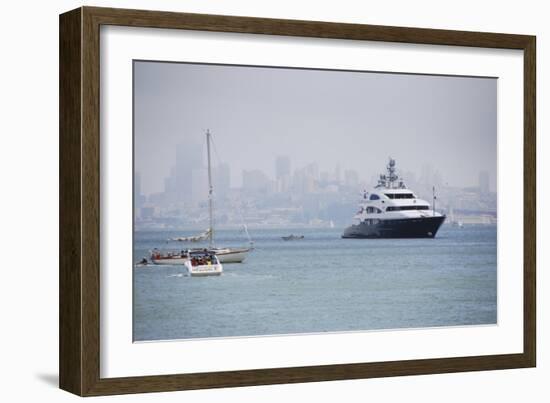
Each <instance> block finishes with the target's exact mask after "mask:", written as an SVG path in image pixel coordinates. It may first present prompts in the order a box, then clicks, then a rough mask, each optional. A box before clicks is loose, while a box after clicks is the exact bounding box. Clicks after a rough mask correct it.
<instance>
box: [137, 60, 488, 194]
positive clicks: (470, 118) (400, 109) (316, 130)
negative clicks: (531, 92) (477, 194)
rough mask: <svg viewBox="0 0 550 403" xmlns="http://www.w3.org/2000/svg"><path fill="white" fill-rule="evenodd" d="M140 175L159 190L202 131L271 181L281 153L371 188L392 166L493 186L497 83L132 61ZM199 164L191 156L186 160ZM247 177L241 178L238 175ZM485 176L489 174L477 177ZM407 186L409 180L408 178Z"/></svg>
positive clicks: (294, 164)
mask: <svg viewBox="0 0 550 403" xmlns="http://www.w3.org/2000/svg"><path fill="white" fill-rule="evenodd" d="M134 74H135V76H134V82H135V86H134V102H135V110H134V111H135V122H134V136H135V137H134V147H135V171H136V172H138V173H139V175H140V182H141V183H140V185H141V192H142V193H143V194H145V195H150V194H153V193H158V192H163V191H164V190H165V179H166V178H168V177H169V176H170V175H171V170H173V169H174V166H175V165H176V150H178V149H180V150H181V152H183V153H184V154H185V153H186V151H185V150H187V152H188V154H187V155H186V158H189V159H191V160H194V161H195V163H196V164H203V165H204V163H205V150H204V144H205V141H204V140H205V138H204V133H205V130H206V129H207V128H209V129H210V130H211V132H212V133H213V138H214V145H215V149H214V153H213V162H214V165H218V164H222V163H223V164H226V165H225V166H226V167H229V168H230V172H231V173H230V178H229V181H230V186H231V187H232V188H238V187H241V186H242V183H243V171H249V172H250V171H255V172H258V171H261V172H263V173H264V174H265V175H266V177H268V178H271V179H273V180H276V176H277V174H276V163H275V159H276V158H277V156H284V157H288V159H289V161H290V164H291V168H290V169H291V170H292V171H294V170H296V169H302V168H305V167H306V166H308V165H311V164H315V165H316V166H317V169H318V171H319V174H320V173H321V172H327V173H334V172H335V171H336V170H337V169H339V170H340V172H341V175H342V177H343V176H344V172H345V171H355V172H357V175H358V176H359V181H363V182H370V181H371V180H372V178H373V177H374V176H376V175H378V174H379V173H382V171H383V169H384V166H385V164H386V162H387V158H388V157H389V156H392V157H394V158H396V159H397V162H398V168H399V169H400V171H401V172H411V173H414V175H415V177H416V178H420V177H421V176H422V175H423V173H425V172H426V169H431V170H433V171H434V172H437V174H438V175H439V176H440V177H441V178H442V180H443V181H444V183H446V184H449V185H452V186H458V187H468V186H476V185H477V184H478V181H479V176H480V172H485V173H486V175H487V177H488V183H489V189H490V190H492V191H494V190H495V188H496V141H497V130H496V107H497V105H496V95H497V93H496V88H497V80H496V79H493V78H471V77H447V76H427V75H407V74H383V73H367V72H342V71H321V70H309V69H308V70H300V69H283V68H259V67H243V66H220V65H203V64H185V63H162V62H135V65H134ZM197 153H198V154H199V155H191V154H197ZM245 175H246V174H245ZM484 175H485V174H484ZM405 179H407V178H405Z"/></svg>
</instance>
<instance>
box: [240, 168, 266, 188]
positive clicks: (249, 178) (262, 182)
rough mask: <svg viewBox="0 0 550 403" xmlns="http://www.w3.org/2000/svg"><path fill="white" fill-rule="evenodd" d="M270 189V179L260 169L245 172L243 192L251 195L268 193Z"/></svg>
mask: <svg viewBox="0 0 550 403" xmlns="http://www.w3.org/2000/svg"><path fill="white" fill-rule="evenodd" d="M269 189H270V182H269V178H268V177H267V175H266V174H265V173H263V172H262V171H260V170H258V169H254V170H251V171H246V170H245V171H243V190H244V191H245V192H249V193H256V192H267V191H269Z"/></svg>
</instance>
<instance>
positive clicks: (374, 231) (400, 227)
mask: <svg viewBox="0 0 550 403" xmlns="http://www.w3.org/2000/svg"><path fill="white" fill-rule="evenodd" d="M367 221H368V220H367ZM371 221H375V223H372V222H371V223H370V224H369V223H366V222H362V223H360V224H354V225H351V226H349V227H348V228H346V229H345V231H344V234H343V235H342V238H434V237H435V235H436V234H437V231H438V230H439V227H440V226H441V224H443V221H445V216H444V215H443V216H427V217H416V218H399V219H386V220H371Z"/></svg>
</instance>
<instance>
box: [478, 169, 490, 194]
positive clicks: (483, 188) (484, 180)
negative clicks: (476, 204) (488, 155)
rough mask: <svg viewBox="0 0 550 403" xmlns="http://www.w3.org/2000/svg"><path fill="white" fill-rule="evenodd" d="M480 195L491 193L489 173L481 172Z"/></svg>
mask: <svg viewBox="0 0 550 403" xmlns="http://www.w3.org/2000/svg"><path fill="white" fill-rule="evenodd" d="M479 193H481V194H487V193H489V172H487V171H481V172H480V173H479Z"/></svg>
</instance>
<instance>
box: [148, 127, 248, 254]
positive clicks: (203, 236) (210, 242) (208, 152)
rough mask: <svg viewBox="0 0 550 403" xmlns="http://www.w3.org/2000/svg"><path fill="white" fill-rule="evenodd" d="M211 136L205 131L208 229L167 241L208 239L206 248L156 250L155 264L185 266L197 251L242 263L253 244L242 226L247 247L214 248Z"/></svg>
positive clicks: (208, 131)
mask: <svg viewBox="0 0 550 403" xmlns="http://www.w3.org/2000/svg"><path fill="white" fill-rule="evenodd" d="M211 136H212V135H211V134H210V130H206V155H207V161H208V224H209V228H208V229H207V230H206V231H204V232H202V233H201V234H198V235H196V236H190V237H176V238H171V239H169V241H178V242H200V241H204V240H207V239H208V248H192V249H188V250H186V251H181V253H177V254H174V253H167V254H161V253H160V252H159V251H158V250H157V249H155V250H154V251H153V252H151V261H152V262H153V263H155V264H185V262H186V261H187V260H188V258H189V256H190V254H192V253H193V252H197V251H203V252H209V253H213V254H215V255H216V256H217V258H218V259H219V262H220V263H242V262H243V261H244V260H245V259H246V257H247V255H248V252H250V251H251V250H252V245H253V242H252V240H251V238H250V235H249V233H248V228H247V227H246V225H245V226H244V229H245V233H246V235H247V236H248V240H249V247H242V248H234V247H216V246H215V244H214V206H213V198H214V197H213V196H214V187H213V185H212V163H211V141H212V138H211Z"/></svg>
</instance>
